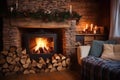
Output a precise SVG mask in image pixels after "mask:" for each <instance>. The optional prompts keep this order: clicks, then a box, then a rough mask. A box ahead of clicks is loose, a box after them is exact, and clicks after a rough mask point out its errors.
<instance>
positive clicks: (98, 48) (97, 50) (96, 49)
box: [89, 40, 116, 57]
mask: <svg viewBox="0 0 120 80" xmlns="http://www.w3.org/2000/svg"><path fill="white" fill-rule="evenodd" d="M103 44H116V40H107V41H99V40H93V42H92V45H91V49H90V52H89V56H95V57H100V56H101V54H102V52H103Z"/></svg>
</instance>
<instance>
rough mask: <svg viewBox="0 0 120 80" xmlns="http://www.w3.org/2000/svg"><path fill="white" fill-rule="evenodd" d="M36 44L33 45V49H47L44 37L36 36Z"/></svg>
mask: <svg viewBox="0 0 120 80" xmlns="http://www.w3.org/2000/svg"><path fill="white" fill-rule="evenodd" d="M36 44H37V46H36V47H35V51H37V50H38V49H39V48H46V49H48V47H47V44H48V41H47V39H46V38H36Z"/></svg>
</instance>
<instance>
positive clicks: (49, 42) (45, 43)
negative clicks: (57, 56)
mask: <svg viewBox="0 0 120 80" xmlns="http://www.w3.org/2000/svg"><path fill="white" fill-rule="evenodd" d="M34 40H35V42H34V43H31V46H32V47H31V48H30V49H31V50H30V51H31V53H33V54H40V53H45V54H47V53H51V52H53V51H54V41H53V38H35V39H34ZM31 42H33V41H31Z"/></svg>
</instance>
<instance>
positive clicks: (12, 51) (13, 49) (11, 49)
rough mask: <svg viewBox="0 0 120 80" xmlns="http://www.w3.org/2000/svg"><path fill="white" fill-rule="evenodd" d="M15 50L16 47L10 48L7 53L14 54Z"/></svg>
mask: <svg viewBox="0 0 120 80" xmlns="http://www.w3.org/2000/svg"><path fill="white" fill-rule="evenodd" d="M16 50H17V47H16V46H10V49H9V51H10V52H11V53H14V52H15V51H16Z"/></svg>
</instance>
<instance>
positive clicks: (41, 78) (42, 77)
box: [0, 71, 80, 80]
mask: <svg viewBox="0 0 120 80" xmlns="http://www.w3.org/2000/svg"><path fill="white" fill-rule="evenodd" d="M0 80H80V76H79V74H78V73H77V72H75V71H61V72H48V73H37V74H25V75H23V74H19V75H12V76H7V77H5V78H0Z"/></svg>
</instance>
